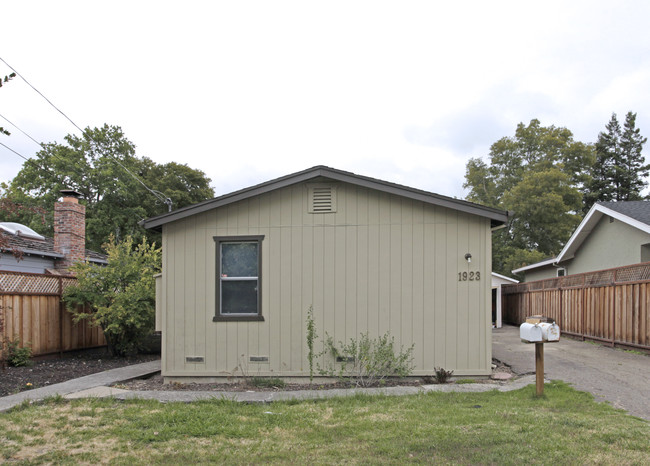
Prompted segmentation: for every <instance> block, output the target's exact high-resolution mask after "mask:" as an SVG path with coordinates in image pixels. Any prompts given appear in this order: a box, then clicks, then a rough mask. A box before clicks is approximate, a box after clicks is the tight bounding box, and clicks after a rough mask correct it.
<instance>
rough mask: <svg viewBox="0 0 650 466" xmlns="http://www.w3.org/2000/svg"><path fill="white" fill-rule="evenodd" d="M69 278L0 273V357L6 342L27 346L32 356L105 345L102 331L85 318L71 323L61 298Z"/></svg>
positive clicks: (1, 358)
mask: <svg viewBox="0 0 650 466" xmlns="http://www.w3.org/2000/svg"><path fill="white" fill-rule="evenodd" d="M74 282H75V279H74V278H71V277H59V276H55V275H41V274H31V273H17V272H0V337H2V338H1V340H2V341H3V342H4V343H5V344H4V345H0V360H3V359H4V357H5V354H4V353H3V349H4V352H6V342H8V341H12V340H15V339H17V340H19V341H20V343H21V346H24V345H26V344H27V345H29V346H30V347H31V348H32V353H33V355H34V356H42V355H46V354H53V353H61V352H63V351H70V350H76V349H84V348H93V347H98V346H105V345H106V340H105V339H104V333H103V332H102V330H101V329H100V328H98V327H91V326H90V325H89V324H88V323H87V322H86V321H83V322H79V323H77V324H75V323H73V322H72V315H71V314H70V313H69V312H68V311H67V310H66V308H65V305H64V304H63V302H62V301H61V297H62V295H63V291H64V290H65V288H66V287H67V286H69V285H70V284H72V283H74Z"/></svg>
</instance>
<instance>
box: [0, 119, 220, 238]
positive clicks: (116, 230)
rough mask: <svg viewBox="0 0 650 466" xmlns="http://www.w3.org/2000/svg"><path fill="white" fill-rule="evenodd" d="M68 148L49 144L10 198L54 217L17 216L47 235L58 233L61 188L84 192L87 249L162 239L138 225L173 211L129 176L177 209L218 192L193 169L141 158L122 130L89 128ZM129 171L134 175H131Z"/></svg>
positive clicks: (14, 186)
mask: <svg viewBox="0 0 650 466" xmlns="http://www.w3.org/2000/svg"><path fill="white" fill-rule="evenodd" d="M65 142H66V143H65V144H58V143H49V144H44V149H43V150H41V151H39V152H38V153H37V154H36V157H35V160H34V161H32V162H30V161H27V162H25V164H23V168H22V169H21V170H20V172H19V173H18V174H17V175H16V177H15V178H14V179H13V180H12V181H11V183H10V185H9V186H8V189H7V190H6V192H5V193H4V196H5V197H6V198H8V199H11V200H12V201H14V202H16V203H19V204H22V205H24V206H27V207H41V208H42V209H44V210H46V211H47V212H48V213H49V214H48V215H47V216H46V218H45V225H43V224H42V222H41V218H36V217H35V216H34V215H30V214H29V210H25V211H24V212H22V213H20V214H18V215H16V216H14V217H11V218H5V220H7V221H17V222H20V223H23V224H26V225H27V226H30V227H32V228H34V229H35V230H36V231H39V232H41V233H43V234H46V235H51V234H52V231H53V225H52V222H53V218H52V214H51V212H52V206H53V205H54V202H55V201H56V199H57V198H58V197H59V196H60V194H59V191H60V190H61V189H74V190H76V191H78V192H80V193H81V202H82V203H84V204H85V205H86V238H87V247H88V248H91V249H94V250H97V251H99V250H101V246H102V244H104V243H106V242H107V241H108V238H109V237H110V235H111V234H112V235H114V236H115V238H116V239H117V240H120V239H122V238H125V237H126V236H132V237H133V238H134V241H135V242H136V243H139V242H140V241H141V239H142V238H143V237H147V238H148V240H149V241H152V240H154V241H155V240H158V236H157V235H156V234H155V233H152V232H148V231H145V230H144V229H143V228H142V227H141V226H140V225H138V222H139V221H140V220H142V219H144V218H147V217H151V216H155V215H159V214H162V213H165V212H166V211H167V206H166V205H163V204H162V203H161V202H160V201H159V200H158V199H157V198H156V197H154V196H153V195H152V194H151V193H150V192H149V191H147V189H146V188H145V187H144V186H143V185H142V183H141V182H140V181H138V180H137V179H135V178H134V177H133V176H132V175H131V174H130V173H129V172H131V173H132V174H134V175H135V176H137V177H138V178H139V179H140V180H141V181H142V182H144V184H146V185H147V186H149V187H150V188H151V189H153V190H157V191H161V192H163V193H165V196H166V197H170V198H171V199H172V201H173V205H174V208H179V207H183V206H186V205H189V204H193V203H196V202H200V201H203V200H206V199H210V198H212V197H213V196H214V192H213V190H212V188H211V187H210V185H209V183H210V179H209V178H207V177H206V176H205V174H204V173H203V172H202V171H200V170H195V169H192V168H190V167H188V166H187V165H181V164H177V163H173V162H172V163H168V164H165V165H159V164H156V163H155V162H153V161H152V160H151V159H148V158H146V157H143V158H140V157H137V156H136V153H135V145H134V144H133V143H131V142H130V141H129V140H128V139H127V138H126V137H125V136H124V134H123V133H122V130H121V128H120V127H118V126H108V125H104V126H103V127H101V128H93V129H91V128H86V129H85V131H84V134H83V135H82V136H81V137H79V136H76V135H68V136H66V137H65ZM127 170H128V171H127Z"/></svg>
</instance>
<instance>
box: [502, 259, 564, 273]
mask: <svg viewBox="0 0 650 466" xmlns="http://www.w3.org/2000/svg"><path fill="white" fill-rule="evenodd" d="M555 259H556V258H555V257H551V258H550V259H545V260H543V261H541V262H535V263H534V264H530V265H526V266H524V267H519V268H518V269H515V270H513V271H512V273H521V272H525V271H527V270H532V269H538V268H540V267H546V266H547V265H553V264H554V263H555Z"/></svg>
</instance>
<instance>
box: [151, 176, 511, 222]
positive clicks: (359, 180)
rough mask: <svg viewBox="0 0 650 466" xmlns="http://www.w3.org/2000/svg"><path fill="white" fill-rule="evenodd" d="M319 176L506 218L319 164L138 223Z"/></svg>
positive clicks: (165, 219) (201, 209)
mask: <svg viewBox="0 0 650 466" xmlns="http://www.w3.org/2000/svg"><path fill="white" fill-rule="evenodd" d="M320 177H323V178H328V179H331V180H335V181H341V182H345V183H349V184H352V185H356V186H362V187H365V188H370V189H375V190H378V191H383V192H386V193H390V194H395V195H398V196H403V197H406V198H409V199H413V200H417V201H422V202H425V203H427V204H434V205H438V206H441V207H447V208H450V209H454V210H459V211H461V212H465V213H469V214H474V215H478V216H480V217H486V218H489V219H490V220H491V225H492V227H496V226H500V225H503V224H504V223H505V222H506V220H507V219H508V216H507V212H505V211H503V210H499V209H494V208H491V207H484V206H481V205H478V204H474V203H471V202H467V201H463V200H460V199H454V198H451V197H447V196H442V195H440V194H435V193H430V192H427V191H423V190H420V189H415V188H410V187H408V186H403V185H399V184H395V183H390V182H388V181H383V180H378V179H375V178H370V177H367V176H361V175H356V174H354V173H351V172H346V171H342V170H337V169H334V168H330V167H325V166H322V165H319V166H316V167H312V168H309V169H307V170H303V171H300V172H297V173H292V174H291V175H286V176H283V177H280V178H276V179H274V180H271V181H266V182H264V183H261V184H258V185H255V186H251V187H250V188H245V189H242V190H239V191H235V192H233V193H230V194H225V195H223V196H219V197H216V198H214V199H211V200H209V201H203V202H200V203H198V204H194V205H191V206H188V207H184V208H182V209H178V210H175V211H173V212H169V213H167V214H163V215H159V216H157V217H152V218H149V219H146V220H143V221H142V222H141V224H142V225H144V227H145V228H149V229H154V230H157V231H161V230H162V226H163V225H164V224H166V223H170V222H174V221H176V220H181V219H183V218H186V217H189V216H192V215H196V214H199V213H202V212H205V211H208V210H212V209H215V208H217V207H222V206H225V205H228V204H232V203H234V202H238V201H241V200H244V199H248V198H251V197H253V196H258V195H260V194H264V193H267V192H269V191H273V190H276V189H280V188H285V187H287V186H291V185H294V184H297V183H302V182H304V181H309V180H313V179H315V178H320Z"/></svg>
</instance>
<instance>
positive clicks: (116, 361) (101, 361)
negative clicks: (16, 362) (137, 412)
mask: <svg viewBox="0 0 650 466" xmlns="http://www.w3.org/2000/svg"><path fill="white" fill-rule="evenodd" d="M155 359H160V355H157V354H142V355H137V356H133V357H128V358H114V357H111V356H109V354H108V352H107V351H106V349H94V350H86V351H83V352H78V353H74V354H72V353H71V354H65V355H64V358H62V359H42V360H37V361H33V364H32V365H31V366H26V367H7V368H6V369H5V370H4V371H3V370H2V367H1V366H0V396H7V395H12V394H14V393H18V392H21V391H24V390H29V389H33V388H40V387H46V386H48V385H52V384H55V383H61V382H65V381H67V380H70V379H76V378H79V377H83V376H85V375H90V374H95V373H97V372H103V371H107V370H110V369H116V368H118V367H124V366H129V365H131V364H139V363H142V362H147V361H153V360H155Z"/></svg>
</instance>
